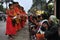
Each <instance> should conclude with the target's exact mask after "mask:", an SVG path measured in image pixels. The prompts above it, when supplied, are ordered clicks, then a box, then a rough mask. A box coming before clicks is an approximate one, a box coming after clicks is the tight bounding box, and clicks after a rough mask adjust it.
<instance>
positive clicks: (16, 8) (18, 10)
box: [13, 2, 22, 31]
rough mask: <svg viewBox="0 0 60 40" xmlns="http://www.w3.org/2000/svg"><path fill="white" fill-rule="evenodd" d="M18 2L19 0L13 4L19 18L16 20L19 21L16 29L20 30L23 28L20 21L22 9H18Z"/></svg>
mask: <svg viewBox="0 0 60 40" xmlns="http://www.w3.org/2000/svg"><path fill="white" fill-rule="evenodd" d="M16 3H17V2H13V6H14V12H15V13H16V15H17V19H16V21H17V24H16V30H17V31H19V30H21V29H22V27H21V23H20V20H21V17H20V9H18V7H17V4H16Z"/></svg>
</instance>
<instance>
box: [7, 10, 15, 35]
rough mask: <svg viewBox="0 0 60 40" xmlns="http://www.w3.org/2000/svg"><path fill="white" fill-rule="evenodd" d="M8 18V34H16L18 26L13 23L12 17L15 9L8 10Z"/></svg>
mask: <svg viewBox="0 0 60 40" xmlns="http://www.w3.org/2000/svg"><path fill="white" fill-rule="evenodd" d="M6 13H7V15H8V16H7V20H6V34H7V35H15V34H16V28H15V26H13V25H12V17H10V16H13V10H7V11H6Z"/></svg>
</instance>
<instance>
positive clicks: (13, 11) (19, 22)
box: [5, 2, 27, 39]
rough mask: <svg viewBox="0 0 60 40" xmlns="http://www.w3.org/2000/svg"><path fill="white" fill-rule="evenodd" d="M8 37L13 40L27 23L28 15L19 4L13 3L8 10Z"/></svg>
mask: <svg viewBox="0 0 60 40" xmlns="http://www.w3.org/2000/svg"><path fill="white" fill-rule="evenodd" d="M6 14H7V18H6V33H5V34H6V35H8V37H9V39H13V38H14V37H13V36H15V35H17V32H18V31H20V30H21V29H22V28H24V26H25V23H26V21H27V14H26V12H25V11H24V8H23V7H22V6H20V5H19V3H18V2H12V3H10V4H9V8H7V9H6Z"/></svg>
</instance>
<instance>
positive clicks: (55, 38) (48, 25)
mask: <svg viewBox="0 0 60 40" xmlns="http://www.w3.org/2000/svg"><path fill="white" fill-rule="evenodd" d="M28 18H29V32H30V40H32V39H33V40H60V24H59V23H60V22H59V19H57V18H56V16H55V15H48V16H46V15H45V14H41V15H38V16H36V15H34V14H32V15H30V16H29V17H28Z"/></svg>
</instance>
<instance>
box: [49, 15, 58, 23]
mask: <svg viewBox="0 0 60 40" xmlns="http://www.w3.org/2000/svg"><path fill="white" fill-rule="evenodd" d="M49 18H50V20H51V21H52V22H54V23H56V24H57V23H58V19H57V17H56V16H55V15H51V16H50V17H49Z"/></svg>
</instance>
